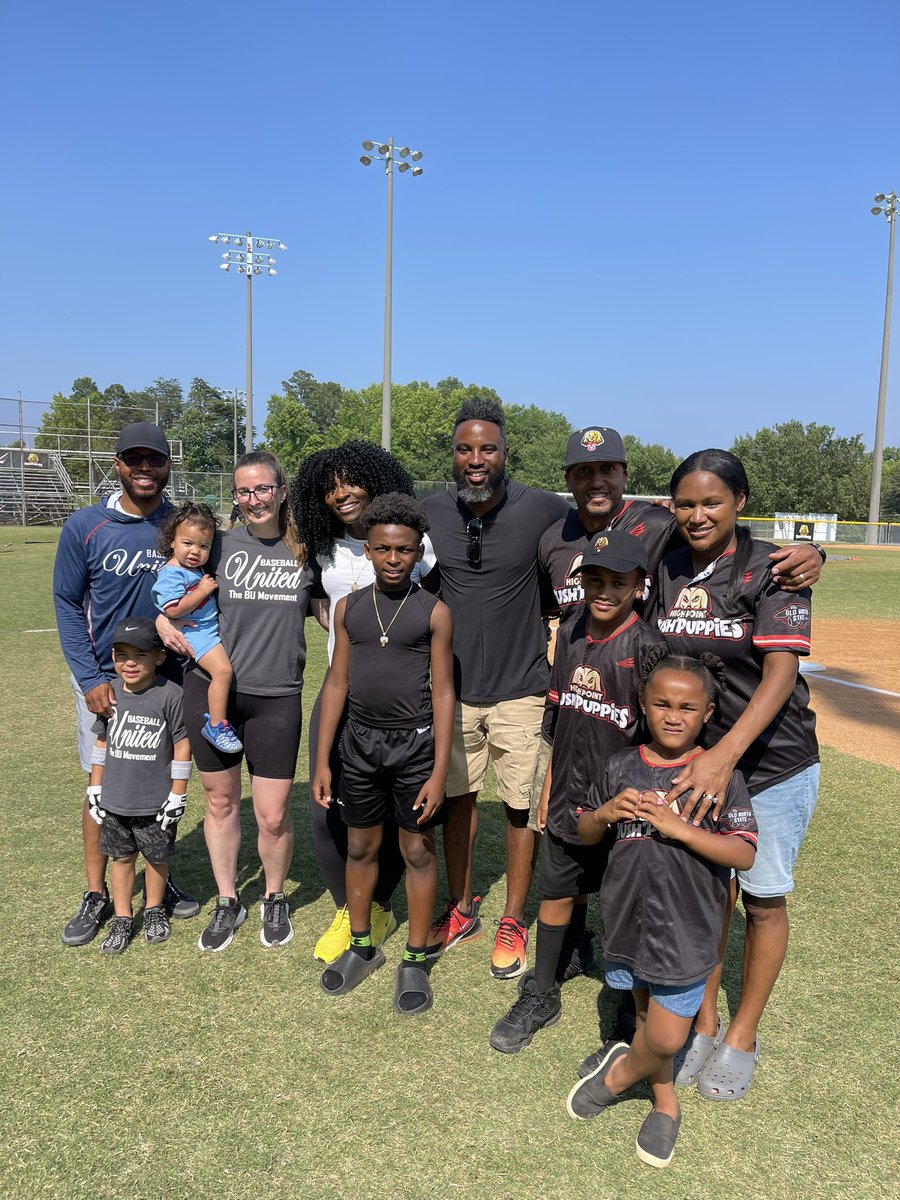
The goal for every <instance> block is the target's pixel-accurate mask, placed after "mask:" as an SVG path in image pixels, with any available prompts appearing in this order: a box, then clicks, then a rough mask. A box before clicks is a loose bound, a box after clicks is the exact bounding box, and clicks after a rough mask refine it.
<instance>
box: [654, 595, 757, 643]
mask: <svg viewBox="0 0 900 1200" xmlns="http://www.w3.org/2000/svg"><path fill="white" fill-rule="evenodd" d="M658 625H659V632H660V633H662V634H679V633H681V634H686V635H687V636H688V637H708V638H727V639H729V640H730V641H734V642H739V641H740V640H741V638H742V637H743V636H744V623H743V621H742V620H741V619H740V617H714V616H713V615H712V604H711V602H710V598H709V592H708V591H707V590H706V588H705V587H701V586H700V585H699V584H696V583H689V584H687V585H686V586H685V587H683V588H682V589H681V591H680V592H679V593H678V596H677V597H676V600H675V603H674V604H673V605H672V607H671V608H670V609H669V611H668V613H666V615H665V616H664V617H660V619H659V621H658Z"/></svg>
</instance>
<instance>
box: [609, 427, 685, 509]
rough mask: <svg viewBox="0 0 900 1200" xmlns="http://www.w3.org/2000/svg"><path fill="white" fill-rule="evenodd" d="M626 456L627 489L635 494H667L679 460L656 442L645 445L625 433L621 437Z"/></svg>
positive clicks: (671, 451) (638, 439)
mask: <svg viewBox="0 0 900 1200" xmlns="http://www.w3.org/2000/svg"><path fill="white" fill-rule="evenodd" d="M622 442H623V444H624V446H625V454H626V455H627V458H628V491H629V492H630V493H631V494H632V495H635V496H668V494H669V480H670V479H671V478H672V472H673V471H674V470H675V468H676V467H677V466H678V464H679V462H680V461H681V460H680V459H679V457H678V455H677V454H676V453H675V452H674V451H673V450H669V449H668V447H667V446H661V445H660V444H659V443H658V442H651V443H649V444H647V445H645V444H644V443H643V442H642V441H641V440H640V438H636V437H633V436H632V434H630V433H626V434H625V436H624V437H623V438H622Z"/></svg>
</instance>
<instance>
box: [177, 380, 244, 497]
mask: <svg viewBox="0 0 900 1200" xmlns="http://www.w3.org/2000/svg"><path fill="white" fill-rule="evenodd" d="M242 410H243V404H241V403H239V404H238V454H243V452H244V436H243V420H242ZM171 435H172V437H173V439H178V440H180V441H181V448H182V454H183V456H184V468H185V470H186V471H208V472H216V473H218V472H227V471H230V470H231V468H232V465H233V460H234V399H233V397H232V396H230V395H225V394H224V393H223V392H221V391H220V390H219V389H218V388H215V387H213V386H212V384H210V383H207V382H206V380H205V379H200V378H196V379H194V380H192V382H191V388H190V391H189V393H188V398H187V401H186V402H185V404H184V407H183V409H182V411H181V415H180V417H179V419H178V421H177V423H176V424H175V425H174V427H173V428H172V431H171Z"/></svg>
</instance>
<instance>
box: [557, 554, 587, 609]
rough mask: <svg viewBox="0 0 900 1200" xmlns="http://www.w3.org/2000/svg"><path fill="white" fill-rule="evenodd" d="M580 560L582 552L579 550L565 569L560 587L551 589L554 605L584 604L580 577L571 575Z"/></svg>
mask: <svg viewBox="0 0 900 1200" xmlns="http://www.w3.org/2000/svg"><path fill="white" fill-rule="evenodd" d="M581 559H582V552H581V551H580V550H579V551H578V553H577V554H576V555H575V557H574V558H573V559H572V561H571V562H570V563H569V565H568V566H567V567H566V576H565V579H564V580H563V585H562V587H555V588H554V589H553V594H554V596H556V603H557V604H559V605H560V606H562V605H564V604H582V603H583V602H584V588H583V587H582V586H581V576H580V575H575V574H573V572H574V571H577V570H578V568H579V567H580V566H581Z"/></svg>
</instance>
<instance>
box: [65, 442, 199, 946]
mask: <svg viewBox="0 0 900 1200" xmlns="http://www.w3.org/2000/svg"><path fill="white" fill-rule="evenodd" d="M113 465H114V466H115V470H116V474H117V475H118V477H119V483H120V484H121V487H122V490H121V492H118V493H115V494H113V495H112V496H107V497H106V498H105V499H103V500H101V501H100V502H99V503H98V504H92V505H91V506H90V507H88V508H82V509H79V511H78V512H76V513H73V514H72V516H71V517H69V519H68V520H67V521H66V523H65V525H64V526H63V529H62V533H61V534H60V538H59V545H58V547H57V551H56V562H55V563H54V567H53V603H54V606H55V608H56V624H57V628H58V630H59V639H60V642H61V644H62V651H63V655H64V657H65V660H66V663H67V664H68V666H69V671H70V678H71V684H72V690H73V691H74V693H75V704H76V720H77V728H78V746H79V752H80V757H81V766H82V769H83V770H84V771H86V772H87V773H88V774H90V770H91V752H92V749H93V744H94V741H95V735H94V733H93V725H94V722H95V721H96V719H97V717H110V716H111V715H112V706H113V704H114V703H115V699H114V696H113V690H112V686H111V681H112V680H113V679H114V678H115V672H114V671H113V665H112V637H113V631H114V629H115V626H116V622H117V621H118V620H119V619H120V618H122V617H133V616H138V617H149V618H150V619H151V620H152V619H153V618H155V616H156V605H155V604H154V603H153V598H152V595H151V591H152V587H153V581H154V579H155V578H156V572H157V571H158V570H159V568H160V567H161V566H163V564H164V562H165V559H164V558H163V556H162V554H160V552H159V550H158V549H157V541H158V538H159V527H160V525H161V523H162V522H163V521H164V520H165V519H166V518H167V517H168V516H169V514H170V513H171V511H172V506H171V504H170V503H169V501H168V500H167V499H166V496H165V492H164V488H165V486H166V484H167V483H168V481H169V471H170V469H171V465H172V454H171V450H170V448H169V443H168V440H167V439H166V436H165V434H164V433H163V431H162V430H161V429H160V428H159V426H158V425H151V424H149V423H148V422H145V421H138V422H136V423H134V424H132V425H126V426H125V428H124V429H123V430H122V432H121V433H120V434H119V439H118V442H117V444H116V456H115V459H114V460H113ZM181 650H182V652H183V653H185V654H187V653H189V652H190V651H189V647H188V645H187V643H186V642H185V643H184V645H183V646H182V647H181ZM162 670H163V673H164V674H171V672H172V671H173V670H174V671H176V672H178V674H179V681H180V669H179V667H178V664H177V661H176V660H175V656H174V655H171V654H170V655H169V656H168V657H167V660H166V663H165V664H164V666H163V668H162ZM82 840H83V846H84V865H85V873H86V875H87V891H86V892H85V893H84V897H83V899H82V902H81V905H80V907H79V909H78V911H77V912H76V913H75V915H74V916H73V917H72V918H71V920H69V921H68V922H67V923H66V926H65V928H64V930H63V935H62V940H63V942H64V943H65V945H67V946H82V945H84V944H85V943H86V942H90V941H91V940H92V939H93V938H94V937H96V935H97V931H98V929H99V928H100V925H101V924H102V922H103V921H104V920H105V919H106V917H107V916H109V914H110V912H111V911H112V909H111V906H110V903H109V893H108V891H107V889H106V882H105V877H106V856H105V855H103V854H102V853H101V852H100V828H99V826H98V825H96V824H95V823H94V822H93V821H92V820H91V819H90V817H89V816H88V813H87V804H86V803H85V807H84V811H83V814H82ZM165 905H166V908H167V909H168V910H169V912H170V913H171V914H172V915H173V916H176V917H194V916H196V915H197V913H199V911H200V905H199V904H198V903H197V901H196V900H195V899H194V898H193V896H188V895H187V894H186V893H185V892H182V891H181V889H180V888H178V887H177V886H176V885H175V884H173V883H172V880H171V877H170V878H169V883H168V885H167V887H166V895H165Z"/></svg>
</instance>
